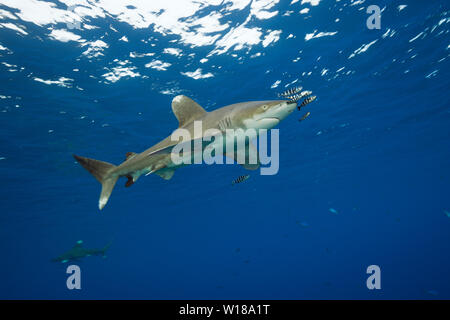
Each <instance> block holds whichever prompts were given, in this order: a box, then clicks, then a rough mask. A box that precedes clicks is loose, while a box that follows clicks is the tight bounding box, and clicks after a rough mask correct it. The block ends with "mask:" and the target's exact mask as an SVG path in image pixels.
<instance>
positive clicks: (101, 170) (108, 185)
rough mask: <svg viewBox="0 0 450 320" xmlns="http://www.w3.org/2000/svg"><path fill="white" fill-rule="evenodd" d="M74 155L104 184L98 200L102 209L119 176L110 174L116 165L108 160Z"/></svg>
mask: <svg viewBox="0 0 450 320" xmlns="http://www.w3.org/2000/svg"><path fill="white" fill-rule="evenodd" d="M73 157H74V158H75V160H77V161H78V162H79V163H80V164H81V165H82V166H83V167H84V168H85V169H86V170H87V171H89V172H90V173H91V174H92V175H93V176H94V177H95V179H97V180H98V182H100V183H101V184H102V192H101V194H100V199H99V201H98V207H99V209H100V210H102V209H103V207H104V206H105V205H106V203H107V202H108V199H109V196H110V195H111V192H112V190H113V189H114V186H115V184H116V182H117V179H118V178H119V177H118V176H111V175H110V172H111V171H112V169H114V168H115V167H116V166H115V165H113V164H110V163H108V162H103V161H99V160H95V159H89V158H84V157H80V156H77V155H75V154H74V155H73Z"/></svg>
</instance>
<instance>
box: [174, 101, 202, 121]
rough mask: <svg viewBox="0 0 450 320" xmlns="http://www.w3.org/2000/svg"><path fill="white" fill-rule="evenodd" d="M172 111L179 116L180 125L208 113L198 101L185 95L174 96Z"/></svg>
mask: <svg viewBox="0 0 450 320" xmlns="http://www.w3.org/2000/svg"><path fill="white" fill-rule="evenodd" d="M172 111H173V113H174V114H175V117H177V119H178V122H179V123H180V125H179V126H180V127H183V126H185V125H187V124H189V123H191V122H193V121H194V120H196V119H199V118H201V117H203V116H204V115H205V114H206V113H207V112H206V111H205V109H203V108H202V107H201V106H200V105H199V104H198V103H197V102H195V101H194V100H192V99H191V98H188V97H186V96H183V95H179V96H176V97H175V98H173V100H172Z"/></svg>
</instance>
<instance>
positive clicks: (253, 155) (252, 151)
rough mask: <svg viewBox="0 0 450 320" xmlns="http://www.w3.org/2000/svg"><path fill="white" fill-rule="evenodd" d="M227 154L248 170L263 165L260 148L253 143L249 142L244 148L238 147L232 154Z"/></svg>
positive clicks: (226, 154)
mask: <svg viewBox="0 0 450 320" xmlns="http://www.w3.org/2000/svg"><path fill="white" fill-rule="evenodd" d="M225 156H227V157H229V158H232V159H234V161H236V162H237V163H238V164H240V165H241V166H243V167H244V168H245V169H247V170H257V169H258V168H259V167H260V165H261V163H260V162H259V154H258V150H257V149H256V147H255V146H254V145H253V144H252V143H247V144H246V145H245V147H244V148H237V149H236V150H234V153H232V154H228V153H225Z"/></svg>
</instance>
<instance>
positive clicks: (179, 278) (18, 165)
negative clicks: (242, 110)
mask: <svg viewBox="0 0 450 320" xmlns="http://www.w3.org/2000/svg"><path fill="white" fill-rule="evenodd" d="M369 5H377V6H379V8H380V9H381V20H380V29H369V28H368V27H367V26H366V20H367V19H368V18H369V16H370V13H367V12H366V10H367V7H368V6H369ZM449 14H450V11H449V2H448V1H442V0H441V1H407V0H404V1H385V0H374V1H370V0H366V1H364V0H359V1H350V0H341V1H331V0H321V1H320V0H312V1H305V0H302V1H295V0H294V1H261V0H260V1H256V0H254V1H250V0H249V1H245V0H243V1H232V0H231V1H196V2H194V1H165V2H164V1H162V2H159V1H155V2H153V1H152V2H149V3H146V2H143V1H132V0H126V1H103V0H98V1H92V0H86V1H82V0H79V1H78V0H74V1H69V0H64V1H62V0H61V1H54V2H53V3H50V2H46V1H43V0H39V1H31V0H20V1H17V0H14V1H11V0H0V17H1V19H0V63H1V64H0V70H1V73H0V84H1V85H0V98H1V99H0V146H1V149H0V172H1V177H2V184H1V187H0V188H1V197H0V208H1V214H0V249H1V264H0V274H1V278H0V298H2V299H15V298H19V299H22V298H25V299H449V298H450V275H449V273H448V270H449V269H450V257H449V252H450V241H449V240H450V235H449V232H450V216H449V214H448V212H450V197H449V193H450V166H449V164H450V161H449V159H450V158H449V156H450V148H449V147H450V145H449V141H450V140H449V138H450V99H449V87H450V86H449V85H450V81H449V53H450V52H449V49H450V36H449V30H450V28H449V26H450V16H449ZM297 85H302V86H303V87H304V88H305V89H308V90H312V91H313V93H314V94H315V95H316V96H317V100H316V101H314V102H313V103H311V104H310V105H308V106H307V107H305V109H303V110H302V112H297V111H296V112H294V113H293V114H292V115H290V116H289V117H288V118H287V119H285V120H284V121H282V122H281V123H280V125H279V126H278V128H279V129H280V169H279V172H278V174H276V175H272V176H261V175H259V174H258V173H257V172H249V171H246V170H245V169H243V168H242V167H240V166H239V165H215V166H208V165H193V166H189V167H186V168H182V169H179V170H177V172H176V173H175V175H174V177H173V178H172V180H170V181H165V180H163V179H161V178H160V177H158V176H156V175H150V176H147V177H141V178H140V179H139V181H137V182H136V184H135V185H133V186H132V187H130V188H124V187H123V183H124V181H122V180H119V182H118V184H117V186H116V188H115V190H114V191H113V193H112V196H111V198H110V201H109V203H108V205H107V206H106V207H105V208H104V209H103V210H102V211H99V210H98V208H97V203H98V196H99V193H100V185H99V184H98V183H97V182H96V181H95V179H93V178H92V176H91V175H90V174H89V173H88V172H87V171H85V170H84V169H83V168H82V167H81V166H80V165H79V164H78V163H76V162H75V161H74V159H73V158H72V154H74V153H75V154H79V155H82V156H87V157H90V158H94V159H99V160H103V161H108V162H111V163H114V164H119V163H121V162H122V161H123V160H124V157H125V153H126V152H130V151H133V152H142V151H143V150H145V149H146V148H148V147H150V146H152V145H153V144H155V143H157V142H159V141H160V140H161V139H163V138H165V137H166V136H168V135H169V134H170V133H171V132H172V130H173V129H175V128H176V127H177V125H178V123H177V120H176V118H175V117H174V115H173V114H172V111H171V107H170V104H171V101H172V99H173V98H174V97H175V96H176V95H179V94H184V95H186V96H189V97H191V98H192V99H194V100H195V101H197V102H198V103H199V104H200V105H202V106H203V107H204V108H205V109H206V110H208V111H210V110H214V109H216V108H219V107H222V106H225V105H228V104H232V103H237V102H242V101H251V100H272V99H276V98H277V93H279V92H281V91H284V90H286V88H290V87H293V86H297ZM304 110H306V111H310V112H311V115H310V116H309V117H308V118H307V119H306V120H304V121H302V122H299V121H298V119H299V118H300V117H301V116H302V115H303V113H304V112H305V111H304ZM248 173H249V174H250V178H249V179H248V180H246V181H245V182H242V183H240V184H237V185H234V186H232V185H231V181H232V180H233V179H235V178H237V177H238V176H240V175H244V174H248ZM78 240H83V244H84V246H86V247H88V248H99V247H102V246H104V245H106V244H107V243H108V242H110V241H112V245H111V247H110V249H109V251H108V253H107V258H106V259H102V258H101V257H97V256H95V257H94V256H93V257H86V258H85V259H83V260H82V261H76V262H74V264H77V265H79V266H80V268H81V272H82V273H81V274H82V280H81V283H82V284H81V286H82V289H81V290H68V289H67V287H66V279H67V277H68V274H66V267H67V265H68V264H61V263H55V262H52V261H51V259H52V258H54V257H56V256H58V255H60V254H62V253H63V252H65V251H67V250H69V249H70V248H72V247H73V246H74V244H75V243H76V241H78ZM370 265H378V266H379V267H380V269H381V289H380V290H368V289H367V287H366V279H367V278H368V276H369V275H368V274H367V273H366V269H367V267H368V266H370Z"/></svg>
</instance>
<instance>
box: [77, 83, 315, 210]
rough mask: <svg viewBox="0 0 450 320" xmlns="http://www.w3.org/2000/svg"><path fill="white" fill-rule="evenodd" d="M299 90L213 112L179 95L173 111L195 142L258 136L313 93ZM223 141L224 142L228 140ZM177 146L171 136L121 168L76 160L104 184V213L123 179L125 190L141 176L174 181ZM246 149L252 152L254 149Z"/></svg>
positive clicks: (129, 156) (254, 166) (131, 157)
mask: <svg viewBox="0 0 450 320" xmlns="http://www.w3.org/2000/svg"><path fill="white" fill-rule="evenodd" d="M300 89H301V88H298V89H295V90H290V91H288V92H287V93H284V94H282V95H283V96H287V97H288V98H289V100H270V101H250V102H241V103H236V104H232V105H228V106H225V107H222V108H219V109H216V110H213V111H210V112H207V111H206V110H205V109H203V108H202V107H201V106H200V105H199V104H198V103H197V102H195V101H194V100H192V99H190V98H188V97H186V96H183V95H179V96H176V97H175V98H174V99H173V101H172V111H173V113H174V114H175V116H176V118H177V119H178V122H179V127H178V129H177V130H180V129H184V130H188V131H189V132H190V133H191V136H193V139H200V140H201V139H203V138H205V137H206V136H205V135H206V132H208V129H213V128H214V129H218V130H219V131H221V132H225V131H226V130H227V129H235V130H236V129H244V130H245V129H254V130H256V131H257V134H259V130H261V129H271V128H273V127H275V126H276V125H278V124H279V123H280V121H281V120H283V119H285V118H286V117H287V116H288V115H289V114H291V112H292V111H293V110H294V109H295V107H296V106H297V101H298V100H299V99H300V98H303V97H304V96H306V95H309V94H310V93H311V92H310V91H304V92H301V93H299V94H296V93H297V92H298V91H299V90H300ZM292 94H293V95H292ZM314 98H315V97H314ZM310 101H313V100H310ZM310 101H308V103H309V102H310ZM306 104H307V103H306ZM302 106H303V105H302ZM196 121H201V122H202V124H203V128H202V130H203V131H202V132H201V133H200V136H195V134H196V133H195V130H194V127H195V126H194V125H195V123H194V122H196ZM175 132H176V130H175V131H174V133H175ZM222 141H223V142H224V141H225V140H222ZM177 143H178V142H177V141H173V140H172V139H171V136H169V137H167V138H165V139H164V140H162V141H160V142H159V143H157V144H156V145H154V146H153V147H151V148H149V149H147V150H145V151H144V152H142V153H139V154H138V153H135V152H128V153H127V154H126V160H125V161H124V162H122V163H121V164H120V165H118V166H115V165H113V164H111V163H108V162H104V161H99V160H95V159H90V158H85V157H80V156H78V155H74V158H75V159H76V160H77V161H78V162H79V163H80V164H81V165H82V166H83V167H84V168H85V169H86V170H87V171H89V172H90V173H91V174H92V175H93V176H94V177H95V178H96V179H97V180H98V181H99V182H100V183H101V184H102V191H101V194H100V199H99V203H98V207H99V209H100V210H101V209H103V207H104V206H105V205H106V203H107V202H108V199H109V197H110V195H111V192H112V190H113V188H114V186H115V184H116V182H117V180H118V179H119V178H120V177H126V178H127V179H128V181H127V182H126V184H125V186H126V187H129V186H131V185H133V184H134V183H135V182H136V180H137V179H138V178H139V177H140V176H141V175H142V174H144V175H148V174H150V173H155V174H157V175H159V176H160V177H162V178H163V179H166V180H169V179H171V178H172V176H173V174H174V172H175V169H177V168H179V167H181V166H182V165H178V164H175V163H173V162H172V160H171V156H170V152H171V150H172V149H173V148H174V147H175V145H176V144H177ZM214 143H221V142H214ZM204 147H206V146H203V148H204ZM247 148H250V149H251V146H250V147H247ZM239 152H242V151H240V150H238V152H237V153H239ZM243 152H245V153H246V154H248V152H249V151H248V150H243ZM237 153H235V155H234V156H236V154H237ZM225 155H226V154H225ZM242 165H243V167H244V168H246V169H248V170H256V169H258V167H259V159H258V163H256V164H250V163H243V164H242Z"/></svg>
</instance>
